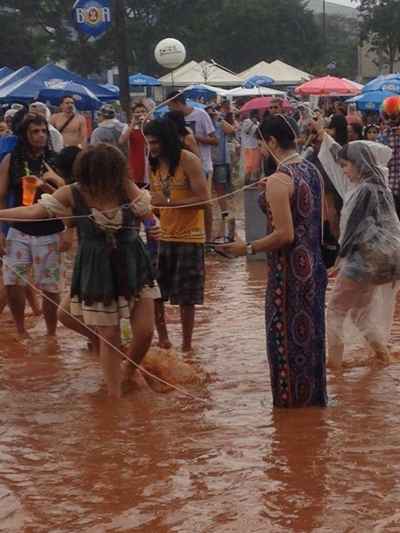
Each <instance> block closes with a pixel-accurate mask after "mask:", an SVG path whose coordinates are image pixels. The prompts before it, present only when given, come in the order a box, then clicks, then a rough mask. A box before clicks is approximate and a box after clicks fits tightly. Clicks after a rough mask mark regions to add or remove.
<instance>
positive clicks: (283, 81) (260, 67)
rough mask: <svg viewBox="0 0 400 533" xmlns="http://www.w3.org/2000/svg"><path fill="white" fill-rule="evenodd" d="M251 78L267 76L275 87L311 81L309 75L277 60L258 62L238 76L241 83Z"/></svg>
mask: <svg viewBox="0 0 400 533" xmlns="http://www.w3.org/2000/svg"><path fill="white" fill-rule="evenodd" d="M251 76H269V77H270V78H272V79H273V80H274V84H275V85H298V84H299V83H303V82H305V81H308V80H311V79H312V75H311V74H308V73H307V72H304V71H302V70H299V69H298V68H295V67H292V66H291V65H287V64H286V63H284V62H283V61H280V60H279V59H276V60H275V61H273V62H272V63H267V62H266V61H260V63H257V64H256V65H254V66H253V67H251V68H249V69H247V70H244V71H243V72H241V73H240V74H239V77H240V78H241V80H242V81H245V80H247V79H248V78H250V77H251Z"/></svg>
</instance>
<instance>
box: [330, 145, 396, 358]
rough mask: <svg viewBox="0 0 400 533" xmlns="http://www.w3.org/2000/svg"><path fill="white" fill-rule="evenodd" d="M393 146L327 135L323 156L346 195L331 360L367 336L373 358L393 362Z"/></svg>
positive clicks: (333, 298) (333, 306)
mask: <svg viewBox="0 0 400 533" xmlns="http://www.w3.org/2000/svg"><path fill="white" fill-rule="evenodd" d="M391 157H392V150H391V149H390V148H388V147H386V146H384V145H382V144H378V143H374V142H369V141H355V142H351V143H348V144H347V145H345V146H344V147H343V148H341V147H340V146H339V145H338V144H337V143H335V141H334V140H333V139H332V138H331V137H329V136H328V135H325V136H324V139H323V142H322V145H321V150H320V153H319V159H320V161H321V163H322V165H323V166H324V169H325V171H326V172H327V174H328V176H329V178H330V179H331V181H332V183H333V185H334V186H335V188H336V190H337V192H338V193H339V195H340V196H341V197H342V199H343V209H342V213H341V221H340V238H339V244H340V252H339V258H338V262H337V265H336V267H337V269H338V276H337V280H336V284H335V287H334V290H333V293H332V295H331V298H330V301H329V304H328V347H329V365H330V366H331V367H335V368H337V367H340V366H341V364H342V357H343V352H344V349H345V347H346V348H349V347H350V348H351V347H352V346H354V344H357V343H358V341H360V340H364V341H367V344H368V345H369V348H370V349H371V350H372V352H373V355H374V356H375V358H374V361H375V362H376V361H379V362H380V363H388V362H389V361H390V355H389V349H388V341H389V336H390V331H391V327H392V323H393V312H394V303H395V297H396V293H397V285H398V281H399V280H400V222H399V219H398V217H397V215H396V210H395V205H394V200H393V195H392V193H391V191H390V189H389V187H388V184H387V176H388V170H387V164H388V162H389V161H390V159H391Z"/></svg>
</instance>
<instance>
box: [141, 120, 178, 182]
mask: <svg viewBox="0 0 400 533" xmlns="http://www.w3.org/2000/svg"><path fill="white" fill-rule="evenodd" d="M143 133H144V134H145V135H151V136H152V137H155V138H156V139H158V141H159V143H160V145H161V155H162V157H163V158H165V159H166V160H167V161H168V164H169V173H170V174H171V175H174V174H175V172H176V169H177V168H178V165H179V162H180V159H181V153H182V149H183V147H182V143H181V141H180V139H179V135H178V131H177V128H176V126H175V124H174V123H173V122H172V121H171V120H169V119H168V118H162V119H155V120H152V121H151V122H149V123H148V124H146V125H145V127H144V130H143ZM149 161H150V166H151V169H152V170H153V171H155V170H157V169H158V168H159V166H160V161H159V159H158V158H152V157H151V156H150V158H149Z"/></svg>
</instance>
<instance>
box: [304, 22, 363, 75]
mask: <svg viewBox="0 0 400 533" xmlns="http://www.w3.org/2000/svg"><path fill="white" fill-rule="evenodd" d="M316 20H317V24H318V27H320V28H322V15H320V14H319V15H317V16H316ZM354 22H355V21H354V19H351V18H347V17H343V16H341V15H327V16H326V43H325V47H323V50H324V52H323V54H321V55H319V56H318V55H317V57H318V58H319V60H320V61H321V63H320V64H319V65H318V64H315V63H313V64H310V65H308V69H306V70H307V71H308V72H311V73H313V74H316V75H323V74H326V70H327V65H328V64H329V63H331V62H332V63H335V65H336V69H335V74H337V75H340V76H342V77H345V78H351V79H354V78H355V77H356V76H357V63H358V45H359V41H360V37H359V29H358V27H357V24H355V23H354ZM321 45H322V42H321Z"/></svg>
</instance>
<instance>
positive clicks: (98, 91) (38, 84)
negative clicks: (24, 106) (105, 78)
mask: <svg viewBox="0 0 400 533" xmlns="http://www.w3.org/2000/svg"><path fill="white" fill-rule="evenodd" d="M63 81H68V82H75V83H79V84H80V85H84V86H85V87H87V88H88V89H89V90H90V91H92V93H93V94H94V95H95V96H96V97H97V98H98V99H99V100H102V101H112V100H115V99H116V95H115V93H113V92H111V91H109V90H108V89H105V88H104V87H100V85H97V83H95V82H94V81H92V80H88V79H85V78H82V77H81V76H79V75H78V74H75V73H74V72H70V71H68V70H66V69H63V68H61V67H58V66H57V65H53V64H52V63H49V64H48V65H45V66H44V67H42V68H40V69H39V70H36V71H35V72H33V73H32V74H31V75H30V76H27V77H26V78H24V79H22V80H19V81H17V82H15V83H12V84H11V85H7V86H6V87H3V88H1V87H0V102H30V101H32V100H36V99H37V97H38V96H39V93H40V91H42V90H44V89H47V88H48V84H49V83H50V84H54V83H56V82H63Z"/></svg>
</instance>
